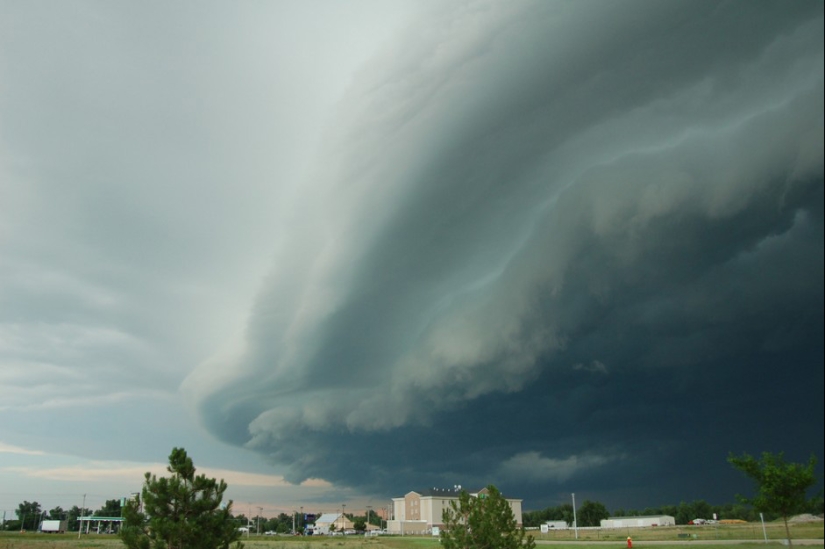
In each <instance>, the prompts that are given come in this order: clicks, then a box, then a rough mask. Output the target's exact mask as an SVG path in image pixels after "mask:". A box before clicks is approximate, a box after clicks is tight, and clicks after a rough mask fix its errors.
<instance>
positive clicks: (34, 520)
mask: <svg viewBox="0 0 825 549" xmlns="http://www.w3.org/2000/svg"><path fill="white" fill-rule="evenodd" d="M15 513H16V514H17V518H18V519H19V520H20V529H21V530H25V529H26V528H31V529H32V530H36V529H37V525H38V524H40V515H42V514H43V510H42V509H41V508H40V504H39V503H37V502H36V501H31V502H30V501H24V502H23V503H21V504H20V505H18V506H17V510H16V511H15Z"/></svg>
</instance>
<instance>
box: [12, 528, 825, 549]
mask: <svg viewBox="0 0 825 549" xmlns="http://www.w3.org/2000/svg"><path fill="white" fill-rule="evenodd" d="M791 528H792V530H791V533H792V535H793V537H794V539H816V540H822V539H823V537H825V536H824V535H823V534H825V527H823V523H822V522H814V523H798V524H793V525H792V527H791ZM766 530H767V534H768V539H769V540H770V542H769V544H768V546H773V547H781V545H780V540H782V539H783V538H784V537H785V535H784V527H783V526H782V524H781V523H776V522H773V523H769V524H766ZM530 533H531V534H532V535H533V536H534V537H535V538H536V540H537V541H538V543H539V545H544V544H553V545H554V546H555V547H554V549H564V548H565V547H571V548H575V549H605V548H608V547H615V549H624V548H625V546H626V545H625V543H626V538H627V536H628V535H629V536H631V537H632V538H633V549H644V547H645V545H646V544H647V545H648V547H651V548H652V547H655V549H667V548H669V547H672V548H679V549H685V545H701V547H702V549H730V548H731V544H730V540H741V542H742V543H739V544H736V547H737V549H758V548H764V547H765V546H766V544H765V542H764V538H763V534H762V526H761V524H758V523H753V524H743V525H738V524H737V525H718V526H677V527H668V528H629V529H626V528H622V529H615V530H590V529H587V530H586V529H579V539H578V540H576V539H575V533H574V531H573V530H566V531H565V530H559V531H555V532H551V533H549V534H541V533H540V532H538V531H536V530H533V531H531V532H530ZM694 536H695V537H694ZM242 541H243V543H244V546H245V547H246V548H247V549H437V548H438V547H439V543H438V538H434V537H431V536H404V537H401V536H381V537H373V538H364V537H361V536H348V537H324V536H318V537H315V536H313V537H283V536H273V537H268V536H250V537H244V538H242ZM716 541H718V542H719V543H714V542H716ZM668 542H672V543H668ZM123 547H124V545H123V544H122V543H121V542H120V540H119V539H118V538H117V537H116V536H111V535H97V534H88V535H83V536H82V537H81V538H80V539H78V537H77V534H76V533H75V534H61V535H58V534H32V533H25V534H21V533H19V532H0V549H121V548H123Z"/></svg>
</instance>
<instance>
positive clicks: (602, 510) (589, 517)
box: [576, 500, 610, 526]
mask: <svg viewBox="0 0 825 549" xmlns="http://www.w3.org/2000/svg"><path fill="white" fill-rule="evenodd" d="M609 516H610V513H608V512H607V507H605V506H604V504H602V503H599V502H598V501H590V500H585V501H584V503H582V505H581V507H579V511H578V513H577V514H576V518H577V519H578V521H579V525H580V526H599V525H600V524H601V521H602V519H606V518H607V517H609Z"/></svg>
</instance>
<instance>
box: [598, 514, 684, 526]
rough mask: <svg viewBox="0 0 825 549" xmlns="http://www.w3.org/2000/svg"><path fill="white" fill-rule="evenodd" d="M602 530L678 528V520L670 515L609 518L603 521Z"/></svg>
mask: <svg viewBox="0 0 825 549" xmlns="http://www.w3.org/2000/svg"><path fill="white" fill-rule="evenodd" d="M600 525H601V527H602V528H640V527H641V528H644V527H647V526H676V519H675V518H673V517H671V516H670V515H651V516H646V517H609V518H606V519H603V520H602V521H601V524H600Z"/></svg>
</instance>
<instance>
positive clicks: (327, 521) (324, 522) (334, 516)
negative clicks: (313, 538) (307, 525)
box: [313, 513, 354, 535]
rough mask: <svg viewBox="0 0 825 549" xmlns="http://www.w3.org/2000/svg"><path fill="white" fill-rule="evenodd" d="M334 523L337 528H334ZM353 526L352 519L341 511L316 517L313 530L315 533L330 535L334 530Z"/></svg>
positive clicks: (349, 528)
mask: <svg viewBox="0 0 825 549" xmlns="http://www.w3.org/2000/svg"><path fill="white" fill-rule="evenodd" d="M333 525H334V526H335V528H333ZM353 526H354V525H353V523H352V521H351V520H350V519H348V518H347V517H346V516H345V515H342V514H341V513H324V514H323V515H321V516H320V517H318V518H317V519H315V527H314V528H313V532H314V533H315V534H323V535H329V534H330V533H332V532H342V531H344V530H351V529H352V528H353Z"/></svg>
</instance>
